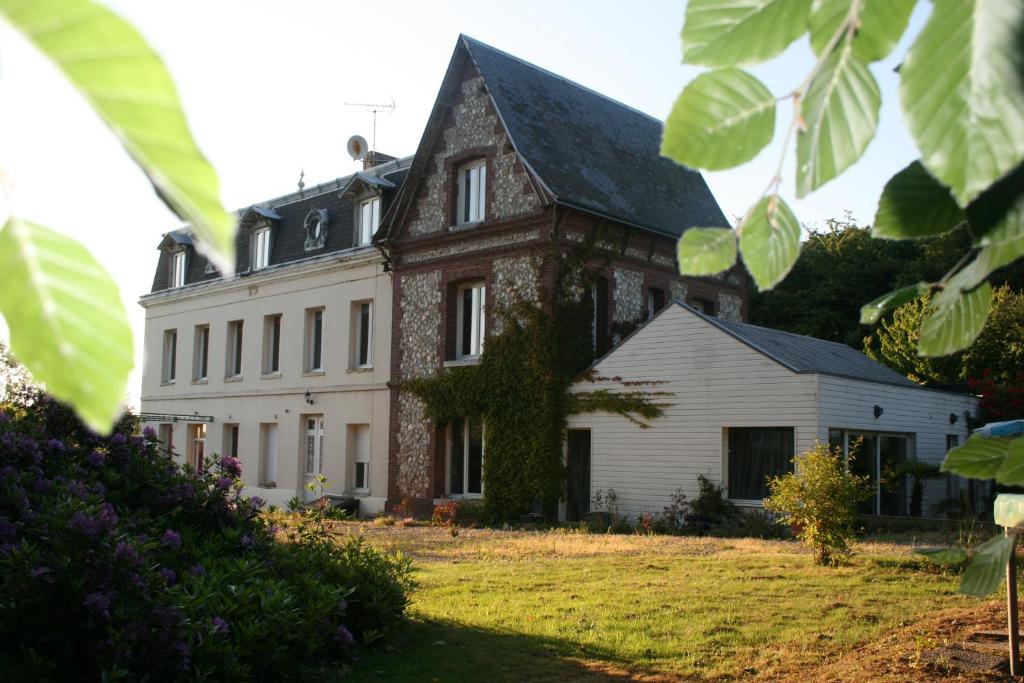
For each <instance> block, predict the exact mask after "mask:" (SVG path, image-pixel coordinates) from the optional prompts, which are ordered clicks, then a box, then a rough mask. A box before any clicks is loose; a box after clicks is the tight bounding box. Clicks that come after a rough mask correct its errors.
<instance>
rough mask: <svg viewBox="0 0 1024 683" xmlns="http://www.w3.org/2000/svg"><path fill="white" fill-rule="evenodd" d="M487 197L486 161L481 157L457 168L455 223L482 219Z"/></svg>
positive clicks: (473, 221) (461, 223) (459, 223)
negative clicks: (457, 195) (457, 189)
mask: <svg viewBox="0 0 1024 683" xmlns="http://www.w3.org/2000/svg"><path fill="white" fill-rule="evenodd" d="M486 197H487V163H486V161H485V160H483V159H481V160H479V161H474V162H473V163H471V164H466V165H465V166H463V167H462V168H461V169H459V197H458V211H457V220H456V221H455V222H456V224H457V225H463V224H465V223H476V222H477V221H482V220H483V219H484V215H485V211H484V205H485V204H486Z"/></svg>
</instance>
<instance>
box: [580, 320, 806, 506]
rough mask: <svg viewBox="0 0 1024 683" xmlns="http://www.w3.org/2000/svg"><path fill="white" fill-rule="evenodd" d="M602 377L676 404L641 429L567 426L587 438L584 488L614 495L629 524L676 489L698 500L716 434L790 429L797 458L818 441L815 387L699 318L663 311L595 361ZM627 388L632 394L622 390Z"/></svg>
mask: <svg viewBox="0 0 1024 683" xmlns="http://www.w3.org/2000/svg"><path fill="white" fill-rule="evenodd" d="M596 370H597V372H598V375H599V376H601V377H618V378H621V379H622V380H623V381H625V382H631V381H652V380H657V381H662V382H664V384H662V385H659V386H656V387H649V388H650V389H653V390H664V391H670V392H672V393H673V394H674V396H672V397H670V398H667V399H665V401H666V402H669V403H671V404H672V405H671V406H669V407H668V408H667V409H666V411H665V414H664V415H663V416H662V417H660V418H658V419H656V420H653V421H651V423H650V428H649V429H641V428H640V427H639V426H637V425H635V424H634V423H632V422H630V421H629V420H627V419H625V418H623V417H621V416H619V415H614V414H608V413H593V414H586V415H577V416H573V417H572V418H571V419H570V421H569V427H570V428H571V429H573V428H581V429H590V430H591V489H592V491H597V490H598V489H601V490H602V491H604V492H607V490H608V489H609V488H611V489H615V492H616V494H617V496H618V506H619V512H620V513H621V514H624V515H627V516H629V517H631V518H634V519H635V518H636V517H637V516H639V515H640V514H641V513H642V512H643V511H645V510H646V511H648V512H651V513H657V512H661V510H662V508H664V507H665V506H666V505H667V504H668V503H669V501H670V499H671V496H672V493H673V492H674V491H675V490H676V489H677V488H679V487H682V488H683V489H684V491H685V492H686V495H687V497H689V498H693V497H694V496H696V495H697V477H698V476H699V475H701V474H703V475H705V476H706V477H708V478H709V479H711V480H712V481H714V482H716V483H721V482H722V481H723V474H724V472H723V469H724V468H723V459H724V451H723V429H724V428H728V427H772V426H782V427H794V428H795V430H796V448H797V450H798V451H800V450H803V449H805V448H807V447H809V446H810V445H811V444H813V443H814V440H815V439H816V438H817V434H818V424H817V421H816V419H815V414H814V405H815V397H816V392H817V384H816V382H815V378H814V376H812V375H798V374H796V373H794V372H791V371H790V370H788V369H786V368H785V367H783V366H781V365H779V364H778V363H776V362H775V361H773V360H770V359H768V358H766V357H765V356H763V355H761V354H759V353H756V352H754V351H752V350H751V349H750V347H748V346H746V345H745V344H743V343H742V342H739V341H737V340H736V339H734V338H732V337H731V336H729V335H727V334H725V333H723V332H722V331H721V330H719V329H718V328H716V327H714V326H713V325H711V324H710V323H708V322H707V321H705V320H703V319H701V318H700V317H698V316H696V315H694V314H693V313H690V312H689V311H686V310H685V309H683V308H681V307H679V306H670V307H669V308H668V309H666V310H665V311H664V312H663V313H662V314H661V315H659V316H658V317H657V318H655V319H654V320H653V321H651V322H650V323H648V324H647V325H646V326H645V327H643V328H642V329H640V330H639V331H638V332H637V333H636V334H634V335H633V336H632V337H630V338H629V339H628V340H627V341H626V342H625V343H623V344H622V345H620V346H619V347H618V348H616V349H615V350H614V351H612V353H611V354H609V355H608V356H606V357H605V358H604V359H603V360H601V361H600V362H599V363H598V364H597V366H596ZM594 388H608V389H612V390H617V389H621V388H622V385H621V383H619V382H610V381H609V382H597V383H588V382H583V383H580V384H578V385H576V386H575V387H574V390H576V391H586V390H589V389H594ZM629 389H633V387H629Z"/></svg>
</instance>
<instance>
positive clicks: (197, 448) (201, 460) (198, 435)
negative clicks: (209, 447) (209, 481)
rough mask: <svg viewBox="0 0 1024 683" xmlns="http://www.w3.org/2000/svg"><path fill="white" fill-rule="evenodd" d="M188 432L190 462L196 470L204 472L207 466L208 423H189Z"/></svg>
mask: <svg viewBox="0 0 1024 683" xmlns="http://www.w3.org/2000/svg"><path fill="white" fill-rule="evenodd" d="M187 432H188V464H190V465H192V467H193V469H194V470H195V471H196V472H202V471H203V468H204V467H205V466H206V423H205V422H200V423H198V424H196V423H189V425H188V429H187Z"/></svg>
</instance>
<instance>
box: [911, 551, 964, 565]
mask: <svg viewBox="0 0 1024 683" xmlns="http://www.w3.org/2000/svg"><path fill="white" fill-rule="evenodd" d="M914 552H916V553H917V554H918V555H923V556H924V557H927V558H928V559H929V560H931V561H932V562H934V563H935V564H954V565H955V564H963V563H964V562H966V561H967V551H966V550H964V549H963V548H921V549H920V550H916V551H914Z"/></svg>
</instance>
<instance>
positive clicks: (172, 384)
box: [160, 379, 174, 387]
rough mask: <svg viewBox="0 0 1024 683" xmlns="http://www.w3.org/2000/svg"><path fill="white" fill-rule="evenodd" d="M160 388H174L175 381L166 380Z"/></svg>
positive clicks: (161, 383)
mask: <svg viewBox="0 0 1024 683" xmlns="http://www.w3.org/2000/svg"><path fill="white" fill-rule="evenodd" d="M160 386H162V387H173V386H174V380H173V379H171V380H166V379H165V380H163V381H162V382H160Z"/></svg>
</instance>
